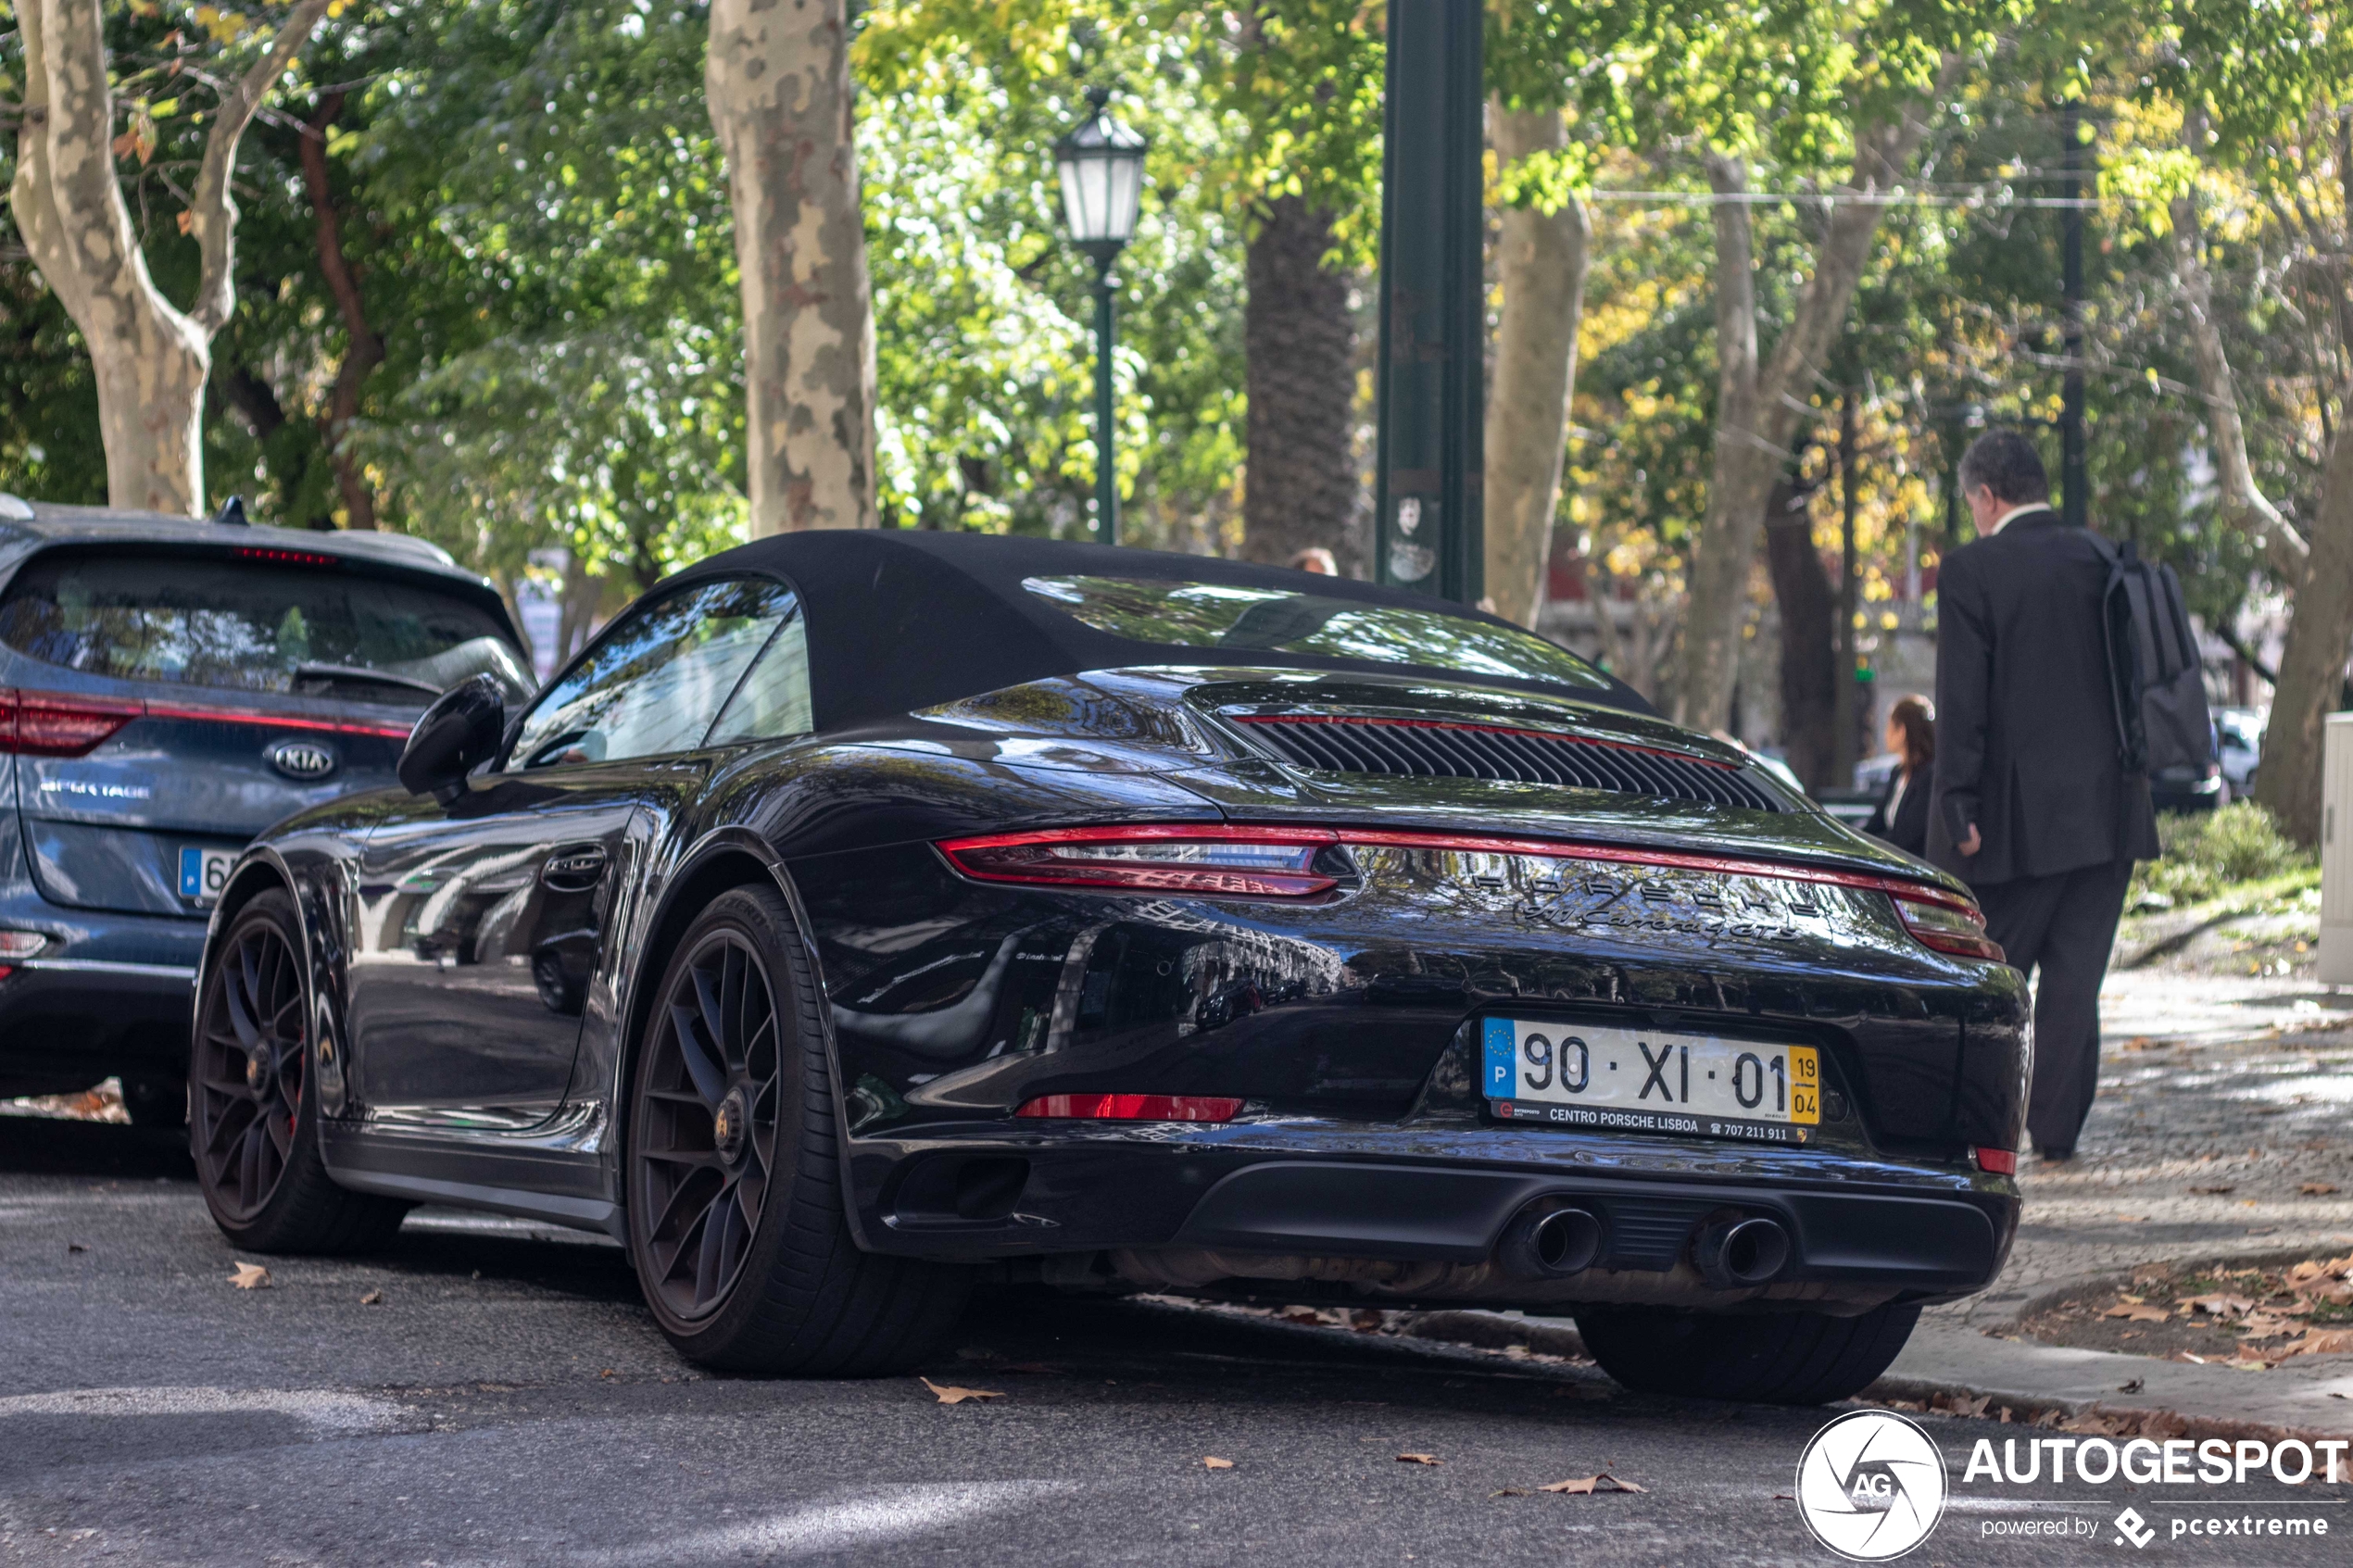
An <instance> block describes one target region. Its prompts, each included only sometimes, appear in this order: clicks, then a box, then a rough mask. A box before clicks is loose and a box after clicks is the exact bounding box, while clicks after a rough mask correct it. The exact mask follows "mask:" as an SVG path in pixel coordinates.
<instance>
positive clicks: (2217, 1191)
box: [2190, 1184, 2238, 1198]
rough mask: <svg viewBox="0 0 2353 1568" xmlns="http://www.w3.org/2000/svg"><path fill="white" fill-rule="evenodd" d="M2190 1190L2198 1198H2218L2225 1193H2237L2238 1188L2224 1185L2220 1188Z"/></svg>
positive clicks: (2194, 1188)
mask: <svg viewBox="0 0 2353 1568" xmlns="http://www.w3.org/2000/svg"><path fill="white" fill-rule="evenodd" d="M2190 1190H2191V1191H2192V1192H2194V1193H2196V1194H2197V1195H2198V1196H2199V1197H2200V1198H2220V1197H2221V1196H2222V1195H2223V1194H2224V1193H2226V1192H2236V1191H2238V1188H2237V1187H2236V1186H2234V1185H2228V1184H2226V1185H2221V1186H2210V1187H2192V1188H2190Z"/></svg>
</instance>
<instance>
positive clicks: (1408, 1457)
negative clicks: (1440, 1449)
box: [1397, 1454, 1446, 1464]
mask: <svg viewBox="0 0 2353 1568" xmlns="http://www.w3.org/2000/svg"><path fill="white" fill-rule="evenodd" d="M1397 1462H1398V1463H1400V1464H1444V1463H1445V1462H1446V1461H1444V1460H1442V1459H1441V1458H1439V1457H1438V1456H1437V1455H1436V1454H1399V1455H1398V1456H1397Z"/></svg>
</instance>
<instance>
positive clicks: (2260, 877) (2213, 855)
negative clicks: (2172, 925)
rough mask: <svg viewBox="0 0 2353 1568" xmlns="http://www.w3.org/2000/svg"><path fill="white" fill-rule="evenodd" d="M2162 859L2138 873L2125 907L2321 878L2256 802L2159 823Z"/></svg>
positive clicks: (2199, 899)
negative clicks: (2152, 897) (2147, 899)
mask: <svg viewBox="0 0 2353 1568" xmlns="http://www.w3.org/2000/svg"><path fill="white" fill-rule="evenodd" d="M2157 838H2158V844H2159V845H2160V846H2162V847H2163V851H2164V852H2163V854H2162V855H2161V856H2160V857H2159V858H2158V859H2154V860H2145V861H2143V862H2142V863H2141V864H2140V865H2138V866H2135V867H2134V868H2133V885H2132V890H2131V891H2130V892H2128V893H2127V894H2126V895H2125V897H2124V907H2125V908H2126V909H2132V908H2133V907H2135V906H2136V905H2138V904H2139V903H2140V902H2141V901H2142V899H2144V898H2145V897H2147V896H2148V895H2150V894H2155V895H2157V896H2158V897H2162V898H2165V899H2167V900H2170V901H2171V903H2172V905H2173V906H2174V907H2175V908H2177V909H2178V908H2180V907H2181V906H2183V905H2184V904H2202V903H2205V902H2207V901H2208V899H2212V898H2219V897H2222V896H2224V895H2225V894H2227V893H2229V892H2231V891H2232V890H2233V889H2235V888H2239V887H2242V886H2244V885H2246V884H2250V883H2271V882H2281V881H2284V880H2286V879H2291V878H2300V877H2303V876H2308V875H2309V876H2317V875H2319V873H2320V858H2319V857H2318V856H2317V855H2315V854H2314V853H2313V852H2312V851H2311V850H2309V849H2307V848H2305V847H2303V846H2302V845H2300V844H2298V843H2296V841H2295V840H2294V839H2292V838H2289V837H2288V836H2287V835H2286V834H2284V833H2282V832H2280V829H2279V824H2278V823H2277V822H2273V821H2272V820H2271V812H2269V811H2267V810H2265V809H2263V808H2262V807H2260V806H2258V805H2257V804H2255V802H2253V801H2252V800H2234V801H2233V802H2232V803H2231V804H2230V805H2228V806H2224V807H2222V808H2221V809H2217V810H2213V811H2201V812H2198V813H2196V814H2194V815H2183V816H2167V817H2160V818H2158V823H2157Z"/></svg>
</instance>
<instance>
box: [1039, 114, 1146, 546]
mask: <svg viewBox="0 0 2353 1568" xmlns="http://www.w3.org/2000/svg"><path fill="white" fill-rule="evenodd" d="M1110 102H1111V94H1110V93H1109V92H1107V91H1105V90H1104V89H1102V88H1101V87H1089V88H1088V89H1087V104H1088V108H1089V109H1090V110H1091V111H1092V112H1091V113H1089V114H1088V117H1087V119H1084V120H1082V121H1081V122H1080V123H1079V124H1078V125H1076V127H1074V128H1073V129H1072V130H1071V132H1070V133H1069V134H1068V135H1066V136H1064V137H1063V139H1062V140H1061V141H1059V142H1057V143H1055V144H1054V169H1055V172H1057V173H1058V174H1060V175H1061V176H1062V184H1063V217H1064V218H1065V219H1066V220H1068V222H1069V224H1070V237H1071V238H1072V239H1073V240H1075V241H1076V242H1077V244H1078V248H1079V249H1080V250H1083V251H1085V252H1086V253H1087V254H1088V256H1091V257H1094V258H1095V520H1096V527H1097V529H1098V530H1099V532H1100V536H1101V540H1102V542H1103V543H1104V544H1106V545H1116V544H1118V543H1119V470H1118V467H1117V465H1115V464H1114V462H1113V461H1112V408H1111V351H1112V286H1113V280H1112V275H1111V266H1112V263H1113V262H1114V261H1115V260H1117V259H1118V257H1119V253H1120V252H1121V251H1123V250H1125V249H1126V248H1127V242H1128V241H1129V240H1131V239H1133V238H1134V237H1135V234H1136V207H1137V203H1138V201H1139V198H1140V197H1141V196H1142V194H1143V190H1144V150H1145V147H1146V146H1147V145H1148V144H1147V143H1146V142H1145V140H1144V138H1142V137H1141V136H1139V135H1138V134H1136V132H1133V131H1130V130H1129V129H1128V128H1127V127H1126V126H1125V125H1122V124H1120V123H1119V121H1117V120H1115V119H1113V118H1112V117H1111V116H1110V115H1109V114H1108V113H1107V112H1105V110H1104V107H1103V106H1104V105H1106V104H1108V103H1110Z"/></svg>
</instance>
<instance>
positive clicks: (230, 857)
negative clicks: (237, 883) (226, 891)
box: [180, 844, 237, 904]
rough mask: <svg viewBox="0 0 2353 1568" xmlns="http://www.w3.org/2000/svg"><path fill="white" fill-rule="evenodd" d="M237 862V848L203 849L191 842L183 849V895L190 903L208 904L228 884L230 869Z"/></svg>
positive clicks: (181, 890) (181, 884)
mask: <svg viewBox="0 0 2353 1568" xmlns="http://www.w3.org/2000/svg"><path fill="white" fill-rule="evenodd" d="M236 863H237V852H236V851H235V850H234V849H203V848H199V847H196V846H195V845H193V844H192V845H190V846H188V847H186V848H185V849H182V850H181V851H180V897H182V898H185V899H187V900H189V901H190V902H191V903H196V904H209V903H212V902H213V901H214V900H216V899H218V898H219V897H220V890H221V889H222V888H224V887H226V886H228V885H229V868H230V867H232V866H233V865H235V864H236Z"/></svg>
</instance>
